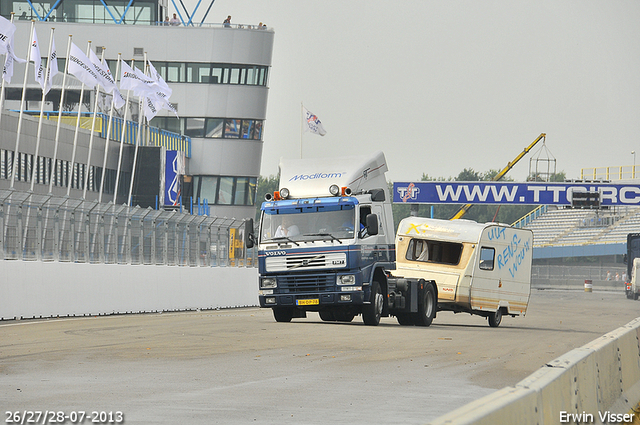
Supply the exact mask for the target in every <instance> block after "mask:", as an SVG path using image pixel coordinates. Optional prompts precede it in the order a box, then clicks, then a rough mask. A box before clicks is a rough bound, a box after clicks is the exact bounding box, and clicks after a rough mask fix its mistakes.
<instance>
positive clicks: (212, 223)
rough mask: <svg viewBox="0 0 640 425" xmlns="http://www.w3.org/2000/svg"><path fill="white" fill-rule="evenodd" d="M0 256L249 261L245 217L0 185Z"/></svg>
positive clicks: (252, 258) (252, 259) (203, 263)
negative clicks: (117, 202)
mask: <svg viewBox="0 0 640 425" xmlns="http://www.w3.org/2000/svg"><path fill="white" fill-rule="evenodd" d="M0 227H1V228H2V234H1V235H0V238H1V240H0V251H1V252H0V259H4V260H34V261H65V262H78V263H106V264H149V265H169V266H190V267H196V266H200V267H210V266H233V267H255V266H256V264H257V261H256V260H257V251H256V248H253V249H246V247H245V245H244V232H245V220H244V219H243V220H238V219H235V218H226V217H224V218H220V217H209V216H204V215H191V214H189V213H185V212H180V211H175V210H173V211H170V210H153V209H151V208H148V209H142V208H140V207H128V206H126V205H114V204H112V203H109V204H104V203H98V202H95V201H83V200H79V199H71V198H66V197H57V196H51V195H36V194H31V193H26V192H17V191H10V190H0Z"/></svg>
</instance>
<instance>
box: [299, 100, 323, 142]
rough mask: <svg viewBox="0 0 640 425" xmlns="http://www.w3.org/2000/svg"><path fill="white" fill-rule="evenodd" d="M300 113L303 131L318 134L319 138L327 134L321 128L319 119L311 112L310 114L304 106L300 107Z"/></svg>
mask: <svg viewBox="0 0 640 425" xmlns="http://www.w3.org/2000/svg"><path fill="white" fill-rule="evenodd" d="M302 112H303V114H304V116H303V117H302V119H303V125H304V128H305V131H310V132H311V133H313V134H319V135H321V136H324V135H325V134H327V132H326V131H325V129H324V127H323V126H322V122H320V119H319V118H318V117H317V116H316V115H315V114H314V113H313V112H311V111H310V110H308V109H307V108H305V107H304V106H303V107H302Z"/></svg>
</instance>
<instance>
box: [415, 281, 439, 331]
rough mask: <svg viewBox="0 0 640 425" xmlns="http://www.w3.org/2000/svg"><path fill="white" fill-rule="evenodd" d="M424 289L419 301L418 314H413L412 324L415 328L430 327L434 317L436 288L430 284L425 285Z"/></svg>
mask: <svg viewBox="0 0 640 425" xmlns="http://www.w3.org/2000/svg"><path fill="white" fill-rule="evenodd" d="M425 285H426V287H425V288H424V291H423V292H422V298H421V299H420V300H419V304H418V312H417V313H413V324H414V325H416V326H430V325H431V322H433V319H434V318H435V317H436V305H437V302H438V301H437V298H436V288H434V287H433V284H432V283H430V282H427V283H425Z"/></svg>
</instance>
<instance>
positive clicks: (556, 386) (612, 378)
mask: <svg viewBox="0 0 640 425" xmlns="http://www.w3.org/2000/svg"><path fill="white" fill-rule="evenodd" d="M639 340H640V318H637V319H635V320H633V321H631V322H629V323H628V324H626V325H625V326H622V327H620V328H618V329H616V330H614V331H612V332H609V333H608V334H606V335H604V336H602V337H600V338H598V339H596V340H595V341H592V342H590V343H589V344H586V345H584V346H583V347H580V348H577V349H575V350H572V351H570V352H568V353H567V354H565V355H563V356H560V357H558V358H557V359H555V360H553V361H552V362H550V363H549V364H547V365H545V366H543V367H542V368H540V369H538V370H537V371H536V372H534V373H533V374H531V375H530V376H529V377H527V378H525V379H524V380H522V381H520V382H519V383H517V384H516V385H515V386H513V387H506V388H503V389H501V390H498V391H496V392H494V393H492V394H489V395H488V396H486V397H482V398H480V399H479V400H476V401H474V402H472V403H469V404H467V405H466V406H463V407H461V408H459V409H456V410H454V411H453V412H451V413H449V414H446V415H443V416H441V417H439V418H437V419H435V420H434V421H432V422H430V424H431V425H443V424H456V425H485V424H486V425H489V424H490V425H494V424H519V425H528V424H531V425H534V424H535V425H543V424H547V425H550V424H558V423H623V422H626V423H629V422H633V423H638V421H639V420H640V403H639V402H640V342H639Z"/></svg>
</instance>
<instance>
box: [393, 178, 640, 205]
mask: <svg viewBox="0 0 640 425" xmlns="http://www.w3.org/2000/svg"><path fill="white" fill-rule="evenodd" d="M574 192H583V193H586V192H591V193H594V192H598V193H600V203H601V205H603V206H622V205H630V206H635V205H640V185H634V184H611V183H537V182H531V183H514V182H442V181H440V182H397V183H394V184H393V202H394V203H414V204H511V205H571V200H572V196H573V193H574Z"/></svg>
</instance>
